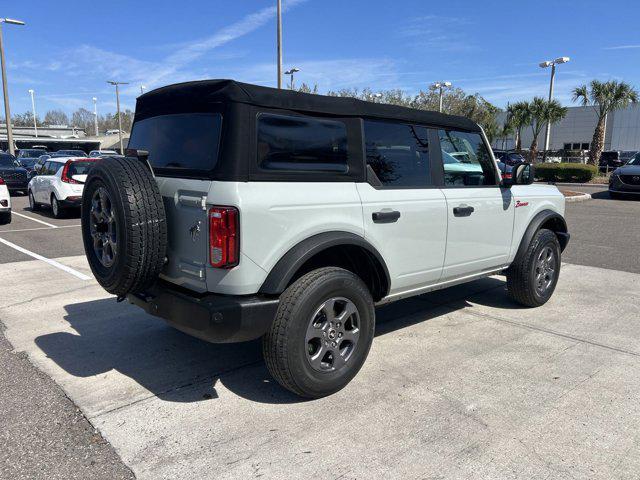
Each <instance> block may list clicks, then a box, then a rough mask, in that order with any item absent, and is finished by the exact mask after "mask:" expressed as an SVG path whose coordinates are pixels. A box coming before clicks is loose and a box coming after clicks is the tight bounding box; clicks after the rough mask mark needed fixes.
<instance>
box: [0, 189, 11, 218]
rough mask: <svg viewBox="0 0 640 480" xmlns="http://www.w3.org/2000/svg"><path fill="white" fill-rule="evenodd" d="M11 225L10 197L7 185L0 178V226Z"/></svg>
mask: <svg viewBox="0 0 640 480" xmlns="http://www.w3.org/2000/svg"><path fill="white" fill-rule="evenodd" d="M7 223H11V195H10V194H9V189H8V188H7V184H6V183H4V180H3V179H2V177H0V225H6V224H7Z"/></svg>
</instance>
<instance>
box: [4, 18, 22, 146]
mask: <svg viewBox="0 0 640 480" xmlns="http://www.w3.org/2000/svg"><path fill="white" fill-rule="evenodd" d="M3 23H8V24H9V25H24V22H22V21H20V20H13V19H11V18H0V65H1V67H2V93H3V95H4V116H5V119H6V121H5V123H6V124H7V143H8V144H9V153H10V154H11V155H15V153H16V152H15V149H14V148H13V132H12V131H11V110H10V108H9V89H8V87H7V71H6V66H5V59H4V45H3V42H2V24H3Z"/></svg>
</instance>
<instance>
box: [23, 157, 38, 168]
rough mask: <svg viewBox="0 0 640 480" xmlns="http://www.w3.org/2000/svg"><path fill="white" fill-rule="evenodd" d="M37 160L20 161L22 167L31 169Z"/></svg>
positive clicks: (24, 159) (26, 159)
mask: <svg viewBox="0 0 640 480" xmlns="http://www.w3.org/2000/svg"><path fill="white" fill-rule="evenodd" d="M36 161H37V159H35V158H23V159H21V160H20V165H22V166H23V167H27V168H31V167H33V166H34V165H35V164H36Z"/></svg>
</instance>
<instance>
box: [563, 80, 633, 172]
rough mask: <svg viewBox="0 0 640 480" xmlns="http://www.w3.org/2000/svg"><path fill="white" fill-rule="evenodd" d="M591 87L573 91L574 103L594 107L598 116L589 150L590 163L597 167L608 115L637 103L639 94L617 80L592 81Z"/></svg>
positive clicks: (581, 87) (584, 86)
mask: <svg viewBox="0 0 640 480" xmlns="http://www.w3.org/2000/svg"><path fill="white" fill-rule="evenodd" d="M589 87H590V88H589ZM589 87H587V85H581V86H579V87H576V88H575V89H574V90H573V101H574V102H577V101H580V103H581V104H582V105H583V106H587V105H592V106H593V108H594V109H595V111H596V113H597V114H598V123H597V124H596V129H595V131H594V132H593V140H592V141H591V149H590V150H589V163H590V164H592V165H596V164H597V163H598V161H599V160H600V154H601V153H602V150H603V148H604V135H605V128H606V125H607V115H608V114H609V113H610V112H613V111H615V110H619V109H621V108H626V107H627V106H629V104H630V103H636V102H637V101H638V92H637V91H636V90H635V89H634V88H633V87H632V86H631V85H629V84H628V83H626V82H618V81H617V80H609V81H608V82H600V81H599V80H591V83H590V84H589Z"/></svg>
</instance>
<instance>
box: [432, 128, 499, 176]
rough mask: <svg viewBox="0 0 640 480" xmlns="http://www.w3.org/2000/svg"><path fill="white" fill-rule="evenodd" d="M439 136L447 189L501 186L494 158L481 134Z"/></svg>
mask: <svg viewBox="0 0 640 480" xmlns="http://www.w3.org/2000/svg"><path fill="white" fill-rule="evenodd" d="M438 136H439V137H440V148H441V149H442V163H443V164H444V184H445V186H448V187H477V186H482V185H497V180H496V175H495V166H494V165H492V162H493V161H492V160H491V154H490V153H489V150H488V149H487V146H486V145H485V143H484V142H483V140H482V137H481V136H480V134H479V133H469V132H458V131H455V130H438Z"/></svg>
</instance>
